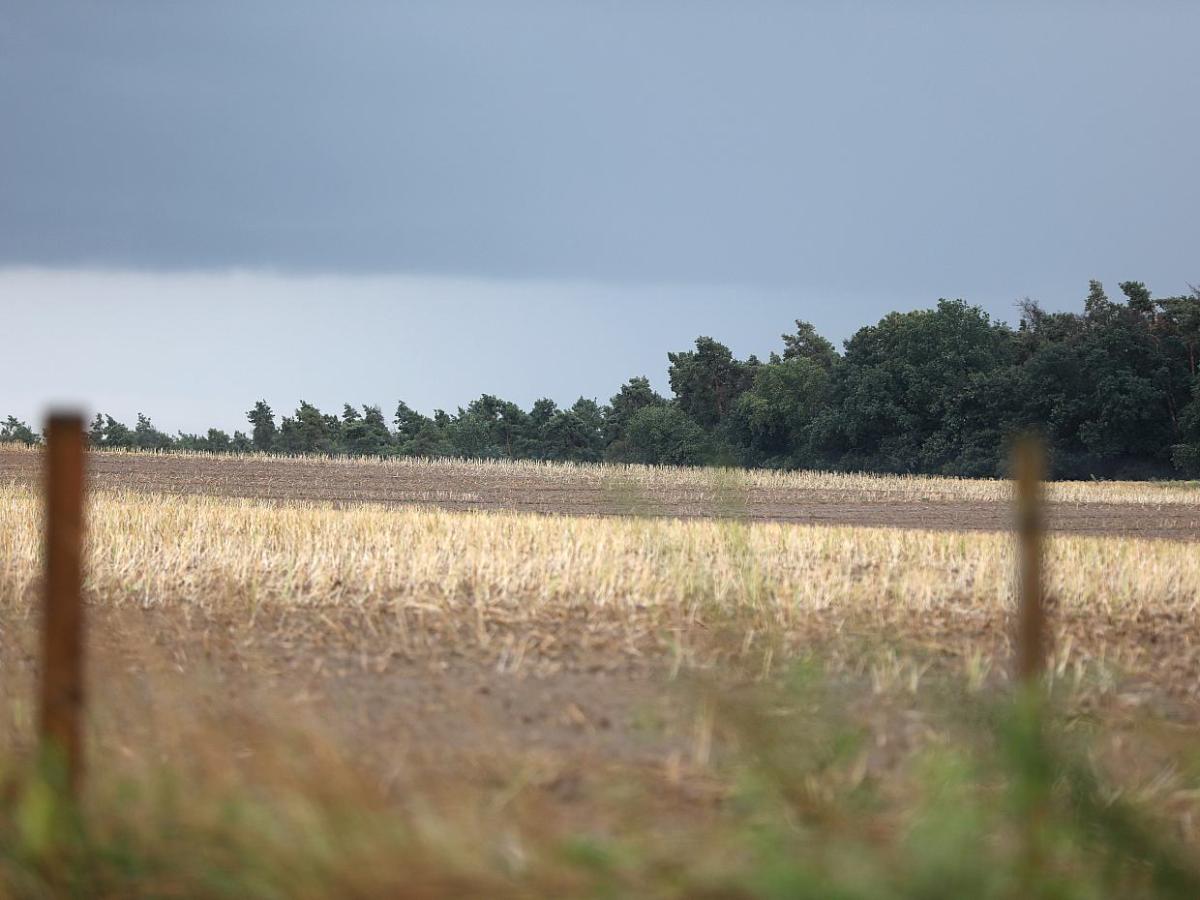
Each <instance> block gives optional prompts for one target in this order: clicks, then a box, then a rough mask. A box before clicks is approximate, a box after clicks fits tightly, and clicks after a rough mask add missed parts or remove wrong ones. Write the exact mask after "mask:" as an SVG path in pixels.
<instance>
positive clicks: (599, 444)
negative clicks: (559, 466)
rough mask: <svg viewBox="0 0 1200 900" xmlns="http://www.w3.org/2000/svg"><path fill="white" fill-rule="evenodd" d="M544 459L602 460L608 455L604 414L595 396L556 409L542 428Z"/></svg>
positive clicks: (541, 455)
mask: <svg viewBox="0 0 1200 900" xmlns="http://www.w3.org/2000/svg"><path fill="white" fill-rule="evenodd" d="M540 438H541V445H542V446H541V454H540V456H539V458H540V459H549V460H557V461H559V462H599V461H600V460H601V459H602V458H603V456H604V417H603V415H602V414H601V412H600V407H599V406H598V405H597V404H596V401H595V400H586V399H584V398H582V397H581V398H580V399H579V400H577V401H576V402H575V405H574V406H572V407H571V408H570V409H560V410H556V411H555V412H554V413H553V414H552V415H551V416H550V418H549V419H548V420H547V421H546V423H545V424H544V425H543V426H542V428H541V435H540Z"/></svg>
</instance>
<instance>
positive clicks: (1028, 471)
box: [1013, 437, 1046, 684]
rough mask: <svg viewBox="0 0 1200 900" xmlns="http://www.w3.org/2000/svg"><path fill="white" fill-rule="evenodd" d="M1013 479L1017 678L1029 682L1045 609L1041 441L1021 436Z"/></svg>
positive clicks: (1038, 663)
mask: <svg viewBox="0 0 1200 900" xmlns="http://www.w3.org/2000/svg"><path fill="white" fill-rule="evenodd" d="M1013 470H1014V474H1015V476H1016V480H1017V543H1018V549H1017V553H1018V560H1019V561H1018V566H1019V574H1018V579H1019V596H1018V606H1017V629H1016V642H1017V671H1016V674H1017V678H1018V679H1019V680H1020V681H1021V682H1022V683H1025V684H1027V683H1031V682H1034V681H1036V680H1037V679H1038V678H1040V677H1041V675H1042V672H1043V670H1044V669H1045V665H1046V610H1045V596H1044V593H1043V587H1042V536H1043V533H1044V531H1045V523H1044V521H1043V514H1042V479H1043V477H1044V476H1045V470H1046V462H1045V453H1044V451H1043V450H1042V444H1041V442H1040V441H1039V440H1038V439H1037V438H1034V437H1025V438H1022V439H1021V440H1020V441H1018V442H1017V445H1016V447H1015V448H1014V451H1013Z"/></svg>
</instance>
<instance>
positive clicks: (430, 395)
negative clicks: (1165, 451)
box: [0, 0, 1200, 431]
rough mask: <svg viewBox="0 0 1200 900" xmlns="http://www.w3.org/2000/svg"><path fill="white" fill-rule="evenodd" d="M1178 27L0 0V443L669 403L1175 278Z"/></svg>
mask: <svg viewBox="0 0 1200 900" xmlns="http://www.w3.org/2000/svg"><path fill="white" fill-rule="evenodd" d="M1198 33H1200V4H1196V3H1187V2H1167V0H1161V2H1138V3H1134V2H1129V3H1117V2H1106V0H1087V2H1071V0H1057V2H1051V3H1033V2H1021V0H1013V2H995V3H986V2H968V0H955V2H952V0H907V2H905V3H895V2H890V0H879V2H849V0H846V2H834V0H811V2H805V3H801V2H781V3H771V2H754V0H729V2H705V0H688V2H668V0H637V2H633V0H628V2H618V0H590V2H571V0H547V2H532V0H506V2H503V3H497V2H494V0H480V2H458V0H433V2H428V3H422V2H370V0H362V2H356V3H353V4H345V3H335V2H331V0H330V2H326V0H286V2H284V0H278V2H260V0H209V2H204V3H194V2H184V0H112V2H108V3H103V4H98V3H91V2H61V0H44V2H39V3H36V4H33V3H23V2H19V0H0V133H2V137H0V347H2V348H3V349H2V350H0V358H3V360H4V363H5V365H4V376H3V378H2V379H0V415H5V414H9V413H12V414H15V415H18V416H19V417H21V418H25V419H29V420H30V421H36V420H37V419H39V418H40V417H41V415H42V411H43V409H44V408H45V406H46V405H47V404H49V403H62V402H72V403H77V404H81V405H83V406H84V407H86V408H88V409H89V410H94V409H103V410H105V411H106V412H112V413H113V414H114V415H117V416H118V417H119V418H124V419H126V420H130V419H132V418H133V417H134V415H135V413H136V412H138V411H144V412H147V413H149V414H150V415H152V416H153V418H154V419H155V422H156V424H158V425H159V426H160V427H163V428H166V429H168V430H176V429H184V430H189V431H192V430H200V429H203V428H207V427H208V426H209V425H218V426H221V427H224V428H226V429H232V428H234V427H241V426H242V425H243V424H244V420H243V413H244V411H245V410H246V409H248V408H249V406H250V404H251V403H252V402H253V401H254V400H256V399H258V398H259V397H265V398H266V399H267V400H268V401H269V402H270V403H272V405H273V406H275V408H276V409H277V411H282V410H290V409H292V408H294V406H295V405H296V404H297V402H298V401H299V400H300V399H305V400H308V401H309V402H314V403H317V404H318V405H321V406H322V407H331V408H338V407H340V405H341V403H342V402H343V401H351V402H355V403H377V404H380V405H382V406H383V407H384V408H385V409H389V410H390V409H391V408H394V406H395V403H396V401H397V400H398V399H401V398H403V399H405V400H406V401H408V402H409V403H410V404H412V405H413V406H416V407H417V408H420V409H424V410H426V411H431V410H432V409H434V408H436V407H443V408H448V409H454V408H455V407H457V406H458V405H465V404H466V403H467V402H468V401H469V400H470V399H471V398H472V397H474V396H478V394H479V393H481V392H484V391H487V392H489V393H495V394H500V395H502V396H505V397H507V398H510V399H513V400H516V401H518V402H520V403H523V404H525V405H528V404H529V403H530V402H532V400H533V399H535V398H537V397H539V396H544V395H545V396H550V397H552V398H554V399H556V400H558V401H559V402H563V403H570V402H571V401H573V400H574V399H575V398H576V397H578V396H581V395H582V396H589V397H597V398H599V399H601V400H603V399H605V398H607V397H608V396H611V394H612V393H614V392H615V390H616V389H617V387H618V386H619V385H620V383H621V382H622V381H624V380H625V379H626V378H628V377H629V376H631V375H637V374H646V375H649V376H650V377H651V379H652V380H653V381H654V382H655V383H656V384H657V385H658V386H659V387H660V389H664V390H665V389H666V378H665V370H666V352H667V351H668V350H672V349H685V348H686V347H687V346H688V345H689V343H690V342H691V341H692V340H693V339H694V338H695V337H696V336H697V335H699V334H709V335H712V336H714V337H717V338H718V339H721V340H723V341H725V342H726V343H728V344H729V345H730V346H731V347H732V348H733V349H734V351H735V352H737V353H738V354H739V355H742V356H744V355H747V354H749V353H752V352H753V353H758V354H759V355H765V354H767V353H768V352H770V351H771V350H772V349H777V348H778V347H779V345H780V341H779V335H780V333H781V332H783V331H784V330H787V328H788V327H789V325H790V323H791V321H792V320H793V319H796V318H802V319H807V320H809V321H812V322H813V323H814V324H816V325H817V327H818V329H819V330H820V331H822V333H824V334H825V335H827V336H828V337H830V338H831V339H833V340H835V341H841V340H843V339H844V338H846V337H848V336H849V335H850V334H852V333H853V331H854V330H855V329H857V328H858V327H860V326H861V325H864V324H869V323H872V322H874V321H877V320H878V319H879V318H880V317H881V316H882V315H884V314H885V313H886V312H888V311H890V310H893V309H913V308H920V307H926V306H930V305H932V304H933V303H934V302H936V300H937V299H938V298H939V297H962V298H964V299H966V300H968V301H970V302H973V303H978V304H980V305H982V306H983V307H984V308H985V309H987V310H988V311H989V312H991V313H992V314H993V315H995V316H997V317H999V318H1002V319H1006V320H1010V321H1011V320H1012V319H1014V317H1015V313H1014V304H1015V302H1016V301H1017V300H1019V299H1021V298H1023V297H1032V298H1034V299H1037V300H1038V301H1040V302H1041V303H1043V305H1045V306H1047V307H1050V308H1056V309H1057V308H1063V309H1067V308H1078V306H1079V305H1080V304H1081V302H1082V298H1083V296H1084V295H1085V293H1086V290H1087V280H1088V279H1089V278H1101V279H1103V280H1104V281H1105V282H1106V283H1107V284H1108V286H1109V288H1110V292H1111V293H1113V294H1116V293H1117V290H1116V282H1118V281H1120V280H1125V279H1138V280H1143V281H1145V282H1147V284H1149V286H1150V287H1151V289H1152V290H1153V291H1155V293H1156V294H1160V295H1169V294H1175V293H1181V292H1184V291H1186V290H1187V289H1188V285H1189V283H1198V282H1200V259H1198V258H1197V248H1200V224H1198V222H1200V219H1198V217H1197V210H1200V179H1198V178H1197V175H1196V169H1197V166H1196V147H1197V146H1200V103H1198V102H1197V97H1198V96H1200V70H1198V69H1197V68H1196V67H1195V65H1194V57H1195V52H1194V51H1195V35H1196V34H1198Z"/></svg>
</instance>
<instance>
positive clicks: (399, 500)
mask: <svg viewBox="0 0 1200 900" xmlns="http://www.w3.org/2000/svg"><path fill="white" fill-rule="evenodd" d="M38 465H39V456H38V454H37V453H36V452H35V451H22V450H0V483H3V482H4V481H10V482H13V483H17V484H34V483H36V481H37V478H38ZM89 466H90V472H91V478H92V482H93V484H94V485H95V486H96V487H97V488H102V489H105V488H106V489H114V490H136V491H145V492H150V493H166V494H204V495H212V496H224V497H243V498H248V499H266V500H304V501H313V502H328V503H335V504H355V503H385V504H409V505H412V504H418V505H427V506H437V507H439V508H442V509H450V510H470V509H508V510H515V511H520V512H536V513H552V514H560V515H582V516H586V515H639V516H668V517H689V518H692V517H723V518H744V519H750V520H766V521H778V522H793V523H798V524H821V525H863V526H892V527H897V528H925V529H938V530H947V531H1004V530H1007V529H1008V528H1010V527H1011V510H1010V508H1009V502H1010V499H1011V497H1010V490H1011V489H1010V486H1009V485H1008V484H1007V483H1006V482H1000V481H982V480H969V479H949V478H925V477H915V476H914V477H899V476H867V475H845V474H835V473H821V472H796V473H773V472H764V471H749V472H745V471H738V470H713V469H669V468H666V469H657V468H652V467H646V466H579V465H562V464H545V463H513V462H469V461H453V460H445V461H430V460H408V459H401V460H374V459H364V460H345V459H339V460H329V459H308V458H300V459H294V458H279V459H268V458H262V457H212V456H203V455H186V454H164V455H154V454H143V453H119V452H105V453H95V454H92V455H91V457H90V459H89ZM1048 497H1049V500H1050V524H1051V527H1052V528H1053V529H1054V530H1056V531H1060V532H1064V533H1070V534H1097V535H1104V534H1114V535H1128V536H1136V537H1148V538H1170V539H1177V540H1195V539H1197V538H1198V537H1200V485H1197V484H1195V483H1183V482H1171V483H1145V482H1108V483H1100V482H1097V483H1086V482H1064V483H1058V484H1053V485H1051V486H1050V487H1049V489H1048Z"/></svg>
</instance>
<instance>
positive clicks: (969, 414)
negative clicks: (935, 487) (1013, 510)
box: [0, 280, 1200, 478]
mask: <svg viewBox="0 0 1200 900" xmlns="http://www.w3.org/2000/svg"><path fill="white" fill-rule="evenodd" d="M1120 287H1121V292H1122V294H1123V295H1124V297H1125V299H1126V302H1125V303H1117V302H1113V301H1112V300H1110V299H1109V297H1108V294H1107V293H1106V292H1105V290H1104V285H1103V284H1101V283H1100V282H1099V281H1096V280H1092V281H1090V282H1089V283H1088V291H1087V295H1086V297H1085V298H1084V301H1083V310H1082V312H1080V313H1069V312H1046V311H1045V310H1044V309H1042V308H1041V307H1040V306H1039V305H1038V304H1037V303H1035V302H1033V301H1030V300H1026V301H1024V302H1023V303H1022V304H1021V318H1020V322H1019V324H1018V326H1017V328H1016V329H1015V330H1014V329H1013V328H1010V327H1009V326H1008V325H1005V324H1003V323H998V322H993V321H992V320H991V319H990V318H989V317H988V315H987V314H986V313H984V312H983V311H982V310H981V309H979V308H978V307H975V306H970V305H968V304H967V303H964V302H963V301H962V300H941V301H939V302H938V304H937V306H936V307H935V308H934V309H927V310H917V311H914V312H907V313H891V314H889V315H887V316H885V317H884V318H883V319H881V320H880V321H879V322H878V323H877V324H875V325H870V326H867V327H865V328H861V329H859V331H858V332H856V333H855V334H854V335H853V336H852V337H851V338H850V339H849V340H848V341H846V342H845V348H844V352H843V353H842V354H840V355H839V354H838V352H837V351H836V350H835V349H834V347H833V345H832V344H831V343H830V342H829V341H828V340H826V339H825V338H824V337H822V336H821V335H819V334H818V333H817V331H816V329H815V328H814V327H813V326H812V325H811V324H810V323H808V322H804V321H802V320H796V324H795V330H794V331H793V332H791V333H789V334H784V335H783V336H782V340H783V347H782V349H781V352H770V353H769V355H768V357H767V361H766V362H761V361H759V359H757V358H756V357H754V356H750V357H748V358H747V359H745V360H740V359H737V358H735V357H734V355H733V353H732V351H731V350H730V349H729V347H727V346H725V345H724V344H722V343H720V342H718V341H716V340H714V339H712V338H710V337H703V336H702V337H699V338H697V339H696V343H695V348H694V349H692V350H688V351H684V352H678V353H668V354H667V359H668V363H669V368H668V372H667V375H668V380H669V382H670V385H671V391H672V393H673V395H674V396H673V397H672V398H669V399H668V398H667V397H663V396H662V395H660V394H659V393H658V392H657V391H655V390H654V388H653V387H652V385H651V383H650V380H649V379H648V378H646V377H644V376H639V377H636V378H631V379H629V381H627V382H626V383H625V384H624V385H622V386H621V388H620V390H619V391H618V392H617V393H616V394H614V395H613V396H612V398H611V399H610V400H609V402H608V403H607V404H604V405H600V404H598V403H596V402H595V401H594V400H587V399H580V400H578V401H576V402H575V404H573V405H572V406H571V408H569V409H560V408H559V407H558V405H557V404H556V403H555V402H554V401H553V400H550V399H548V398H542V399H539V400H537V401H536V402H534V404H533V405H532V406H531V407H530V408H529V410H528V412H526V411H525V410H524V409H522V408H521V407H520V406H519V405H517V404H516V403H513V402H511V401H509V400H505V399H503V398H500V397H497V396H495V395H492V394H483V395H482V396H480V397H479V399H477V400H474V401H472V402H471V403H470V404H468V405H467V407H466V408H465V409H462V408H460V409H458V410H457V411H456V412H455V413H453V414H451V413H447V412H445V411H443V410H436V411H435V412H434V414H433V415H432V416H427V415H425V414H423V413H421V412H418V411H416V410H414V409H412V408H411V407H410V406H408V405H407V404H406V403H404V402H400V403H399V404H397V406H396V412H395V415H394V416H393V417H392V420H391V423H390V424H391V426H394V427H389V423H388V422H387V421H386V420H385V417H384V415H383V412H382V411H381V410H380V408H379V407H377V406H371V405H366V406H362V407H356V406H352V405H350V404H346V405H345V406H344V407H343V410H342V414H341V416H340V417H339V416H334V415H329V414H326V413H323V412H322V411H321V410H320V409H318V408H317V407H316V406H314V405H313V404H311V403H307V402H304V401H301V403H300V406H299V407H298V408H297V409H296V410H295V412H294V413H292V414H291V415H287V416H283V417H282V419H281V420H280V423H279V425H278V426H277V425H276V417H275V413H274V412H273V410H272V409H271V407H270V406H269V405H268V404H267V402H266V401H265V400H259V401H258V402H257V403H255V404H254V407H253V408H252V409H251V410H250V411H249V412H248V413H247V419H248V421H249V422H250V425H251V431H250V435H249V436H246V435H244V434H241V433H240V432H238V433H235V434H234V436H233V437H232V438H230V437H229V436H228V435H227V434H225V432H222V431H220V430H218V429H212V430H210V431H209V432H208V433H207V434H205V435H203V436H201V435H195V434H183V433H181V434H179V436H178V437H176V438H174V439H172V438H171V437H169V436H168V435H166V434H163V433H162V432H161V431H159V430H158V429H156V428H155V427H154V426H153V424H152V423H151V422H150V420H149V419H148V418H147V417H145V416H143V415H140V414H139V416H138V423H137V426H136V427H135V428H134V429H132V430H131V429H129V428H128V427H126V426H125V425H124V424H122V423H121V422H119V421H117V420H115V419H114V418H113V417H112V416H108V415H104V414H97V416H96V418H95V419H94V420H93V422H92V424H91V428H90V430H89V432H88V437H89V441H90V443H91V445H92V446H94V447H100V448H112V449H135V448H136V449H146V450H156V451H161V450H170V449H179V450H196V451H201V452H209V453H227V452H238V453H243V452H249V451H251V450H254V451H258V452H274V453H285V454H306V453H317V454H331V455H338V454H349V455H355V456H391V455H397V456H426V457H473V458H480V459H533V460H561V461H569V462H595V461H599V460H608V461H611V462H652V463H675V462H677V463H683V464H687V465H703V464H718V465H725V466H730V465H741V466H766V467H777V468H793V467H808V466H815V467H823V468H833V469H852V470H861V471H868V472H871V471H876V472H912V473H927V474H942V475H963V476H980V477H996V476H1003V475H1005V474H1006V466H1007V457H1008V444H1009V441H1010V440H1011V438H1012V436H1013V435H1014V434H1017V433H1020V432H1025V431H1030V430H1033V431H1038V432H1040V433H1041V434H1042V435H1043V436H1044V438H1045V439H1046V442H1047V444H1048V446H1049V451H1050V457H1051V465H1052V471H1051V474H1052V475H1053V476H1054V477H1059V478H1089V477H1122V478H1146V477H1156V478H1161V477H1171V476H1175V475H1184V476H1188V477H1196V476H1197V475H1200V394H1198V393H1197V390H1198V389H1197V387H1196V385H1197V383H1198V381H1197V380H1198V379H1200V289H1195V288H1193V289H1192V290H1191V291H1190V293H1188V294H1185V295H1180V296H1174V297H1164V298H1159V299H1155V298H1154V297H1153V296H1152V294H1151V292H1150V290H1149V289H1148V288H1147V287H1146V285H1145V284H1143V283H1142V282H1140V281H1125V282H1122V283H1121V285H1120ZM37 441H38V436H37V435H36V434H34V433H33V431H32V430H31V429H30V428H29V427H28V426H27V425H26V424H25V423H23V422H19V421H18V420H16V419H15V418H13V417H11V416H10V417H9V418H8V419H7V420H6V421H5V422H4V423H3V424H0V443H2V442H10V443H11V442H22V443H37Z"/></svg>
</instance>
